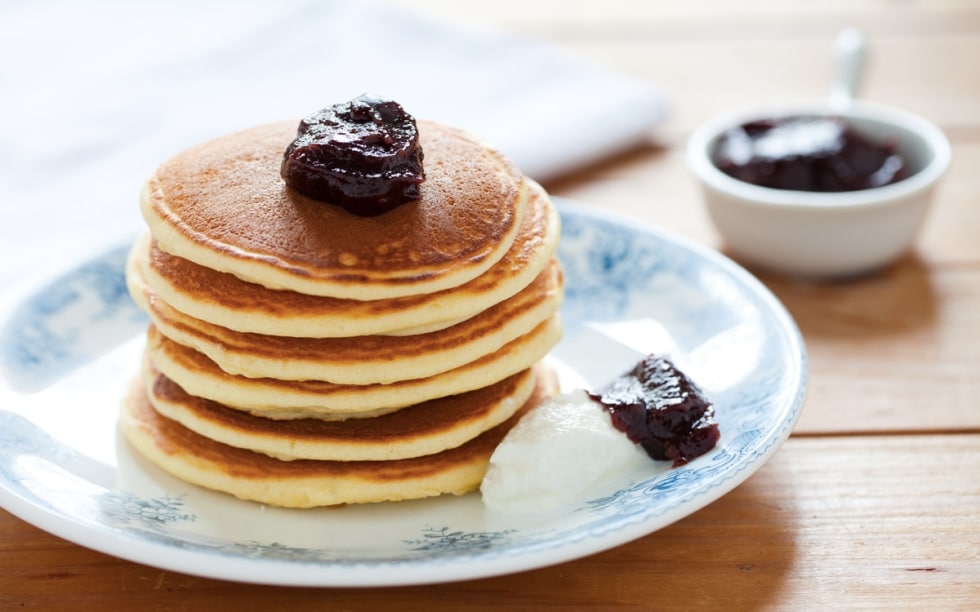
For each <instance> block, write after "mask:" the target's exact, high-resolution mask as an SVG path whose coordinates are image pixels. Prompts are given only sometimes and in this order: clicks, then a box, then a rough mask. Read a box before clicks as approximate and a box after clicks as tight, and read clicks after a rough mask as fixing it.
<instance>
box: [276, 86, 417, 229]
mask: <svg viewBox="0 0 980 612" xmlns="http://www.w3.org/2000/svg"><path fill="white" fill-rule="evenodd" d="M422 157H423V155H422V147H421V146H420V145H419V132H418V127H417V126H416V124H415V119H414V118H413V117H412V116H411V115H409V114H408V113H406V112H405V109H403V108H402V107H401V105H399V104H398V103H397V102H395V101H393V100H386V99H383V98H379V97H377V96H372V95H363V96H360V97H357V98H355V99H353V100H351V101H350V102H345V103H342V104H336V105H334V106H331V107H328V108H325V109H323V110H320V111H318V112H316V113H314V114H312V115H310V116H309V117H307V118H306V119H303V121H301V122H300V124H299V129H298V130H297V136H296V140H294V141H293V142H292V143H291V144H290V145H289V146H288V147H287V148H286V152H285V153H284V155H283V160H282V167H281V169H280V174H281V175H282V178H283V179H284V180H285V181H286V184H287V185H289V186H290V187H291V188H293V189H295V190H296V191H298V192H299V193H301V194H303V195H305V196H308V197H310V198H313V199H316V200H320V201H323V202H330V203H332V204H337V205H339V206H342V207H344V208H345V209H346V210H348V211H349V212H351V213H354V214H356V215H362V216H371V215H378V214H381V213H384V212H387V211H389V210H391V209H392V208H395V207H396V206H398V205H400V204H404V203H405V202H408V201H410V200H414V199H417V198H418V197H419V185H420V184H421V183H422V181H424V180H425V172H424V171H423V169H422Z"/></svg>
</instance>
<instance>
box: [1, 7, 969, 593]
mask: <svg viewBox="0 0 980 612" xmlns="http://www.w3.org/2000/svg"><path fill="white" fill-rule="evenodd" d="M399 4H405V5H411V6H413V7H416V8H418V9H419V10H422V11H428V12H431V13H433V14H434V15H437V16H440V17H442V18H445V19H448V20H450V21H454V20H455V21H458V22H461V23H466V24H485V25H488V26H491V27H497V28H500V29H503V30H505V31H509V32H513V33H515V34H517V35H520V36H528V37H533V38H536V39H539V40H543V41H546V42H551V43H554V44H556V45H559V46H561V47H563V48H566V49H567V50H568V51H570V52H572V53H576V54H580V55H582V56H585V57H587V58H590V59H591V60H592V61H595V62H598V63H599V64H602V65H605V66H608V67H609V68H611V69H614V70H618V71H622V72H625V73H627V74H630V75H633V76H635V77H637V78H640V79H644V80H647V81H649V82H651V83H654V84H656V85H657V86H658V87H660V88H661V89H662V90H663V91H664V92H665V93H666V94H667V95H668V97H669V100H670V105H671V114H670V116H669V118H668V120H667V121H666V122H665V124H664V125H663V126H662V128H661V129H659V130H657V132H656V133H654V134H651V139H650V142H649V144H648V145H646V146H643V147H639V148H637V149H635V150H632V151H628V152H625V153H623V154H622V155H620V156H617V157H616V158H614V159H610V160H608V161H605V162H603V163H600V164H597V165H595V166H592V167H588V168H583V169H581V170H580V171H578V172H575V173H572V174H571V175H570V176H567V177H565V178H563V179H561V180H557V181H553V182H551V183H549V184H548V185H546V187H547V188H548V189H549V190H550V191H551V192H552V193H553V194H555V195H558V196H564V197H567V198H572V199H574V200H577V201H578V202H580V203H582V204H585V205H588V206H594V207H597V208H602V209H605V210H612V211H616V212H618V213H621V214H625V215H630V216H632V217H634V218H636V219H637V220H639V221H641V222H644V223H651V224H657V225H660V226H663V227H666V228H669V229H671V230H673V231H676V232H678V233H681V234H683V235H686V236H688V237H690V238H692V239H694V240H697V241H699V242H702V243H705V244H707V245H709V246H712V247H715V248H718V249H719V250H722V251H723V252H724V251H725V245H724V244H723V243H722V242H721V241H720V240H719V238H718V235H717V234H716V232H715V231H714V229H713V228H712V227H711V225H710V222H709V220H708V218H707V216H706V214H705V212H704V210H703V208H702V206H701V203H700V200H699V197H698V193H697V189H696V187H695V185H694V183H693V181H692V179H691V178H690V176H689V175H688V174H687V172H686V170H685V168H684V163H683V146H684V141H685V139H686V137H687V135H688V134H689V133H690V132H691V130H692V129H694V127H695V126H696V125H697V124H699V123H700V122H701V121H703V120H706V119H708V118H709V117H710V116H712V115H714V114H715V113H718V112H722V111H727V110H730V109H732V108H740V107H745V106H750V105H753V104H757V103H759V102H765V101H771V100H800V99H802V100H807V99H811V100H812V99H818V98H822V97H823V96H824V95H825V94H826V92H827V90H828V87H829V85H828V83H829V80H830V76H831V65H830V55H831V45H832V41H833V38H834V36H835V35H836V33H837V32H838V31H839V30H840V29H841V28H842V27H845V26H851V25H853V26H858V27H860V28H862V29H863V30H864V31H865V33H866V34H867V35H868V37H869V40H870V42H871V45H872V55H871V64H870V65H869V68H868V71H867V78H866V82H865V84H864V87H863V88H862V90H861V95H862V96H864V97H866V98H869V99H873V100H875V101H877V102H880V103H883V104H890V105H894V106H900V107H903V108H906V109H908V110H910V111H913V112H916V113H919V114H922V115H924V116H926V117H928V118H930V119H932V120H933V121H935V122H936V123H938V124H939V125H940V127H941V128H942V129H943V130H944V131H945V132H946V133H947V135H948V136H949V138H950V141H951V144H952V147H953V164H952V166H951V168H950V170H949V173H948V175H947V176H946V178H945V180H944V182H943V184H942V187H941V189H940V192H939V194H938V197H937V201H936V203H935V207H934V209H933V211H932V213H931V215H930V218H929V221H928V224H927V226H926V227H925V228H924V231H923V232H922V235H921V236H920V239H919V241H918V243H917V244H916V247H915V248H914V249H913V251H912V252H910V253H909V254H908V255H906V256H905V257H904V258H903V259H902V260H901V261H899V262H898V263H896V264H895V265H893V266H891V267H889V268H888V269H885V270H882V271H880V272H878V273H875V274H873V275H869V276H867V277H864V278H860V279H854V280H850V281H847V282H808V281H800V280H791V279H786V278H781V277H778V276H774V275H771V274H768V273H766V272H765V271H762V270H753V272H756V273H757V274H758V275H759V277H760V278H761V279H762V280H763V281H764V282H765V283H766V284H767V285H768V286H769V287H770V288H771V289H772V290H773V292H774V293H775V294H776V295H777V296H778V297H779V298H780V299H781V300H782V301H783V302H784V303H785V305H786V306H787V308H788V309H789V311H790V312H791V313H792V315H793V316H794V317H795V318H796V321H797V323H798V324H799V326H800V329H801V331H802V333H803V336H804V340H805V342H806V346H807V350H808V353H809V359H810V388H809V394H808V397H807V401H806V405H805V410H804V413H803V416H802V419H801V421H800V423H799V426H798V428H797V429H796V431H795V432H794V434H793V436H792V437H791V438H790V439H789V441H788V442H787V443H786V444H785V445H784V446H783V448H782V449H781V450H780V451H779V453H777V454H776V455H775V456H774V457H773V459H772V460H770V461H769V463H767V464H766V466H764V467H763V468H762V469H761V470H760V471H759V472H758V473H757V474H756V475H754V476H753V477H752V478H750V479H749V480H748V481H747V482H745V483H744V484H743V485H741V486H739V487H738V488H736V489H735V490H734V491H732V492H731V493H729V494H728V495H726V496H724V497H723V498H721V499H720V500H718V501H716V502H715V503H713V504H711V505H710V506H708V507H706V508H704V509H703V510H701V511H699V512H697V513H695V514H693V515H691V516H689V517H687V518H685V519H683V520H681V521H679V522H677V523H675V524H673V525H671V526H669V527H667V528H664V529H662V530H660V531H658V532H656V533H653V534H651V535H649V536H647V537H644V538H642V539H640V540H637V541H634V542H631V543H629V544H626V545H624V546H621V547H618V548H616V549H613V550H610V551H607V552H604V553H601V554H597V555H594V556H591V557H588V558H585V559H581V560H578V561H574V562H571V563H566V564H562V565H558V566H554V567H548V568H543V569H539V570H535V571H530V572H525V573H521V574H515V575H510V576H502V577H497V578H489V579H485V580H476V581H469V582H460V583H451V584H443V585H435V586H419V587H404V588H390V589H290V588H280V587H265V586H255V585H243V584H235V583H230V582H221V581H215V580H208V579H203V578H197V577H193V576H188V575H183V574H179V573H174V572H168V571H161V570H158V569H154V568H150V567H146V566H142V565H139V564H133V563H129V562H125V561H121V560H118V559H114V558H111V557H108V556H106V555H103V554H100V553H96V552H93V551H90V550H87V549H85V548H82V547H79V546H77V545H75V544H71V543H68V542H65V541H63V540H61V539H59V538H57V537H55V536H52V535H49V534H47V533H45V532H43V531H41V530H39V529H37V528H35V527H33V526H31V525H28V524H27V523H25V522H23V521H20V520H19V519H17V518H14V517H13V516H11V515H10V514H8V513H6V512H3V511H0V610H2V611H7V610H22V609H23V610H79V609H101V610H116V609H118V610H135V609H154V610H157V609H160V610H194V609H211V610H244V609H265V610H287V609H288V610H300V609H302V610H319V609H337V610H361V609H365V610H366V609H393V610H458V609H468V610H477V609H491V608H497V607H503V608H508V609H527V610H540V609H593V608H594V609H616V610H620V609H622V610H654V609H662V610H668V609H678V610H683V609H713V610H716V609H782V610H801V609H821V610H822V609H850V608H866V609H888V610H893V609H929V610H972V609H980V406H978V401H977V398H978V397H980V171H978V169H980V69H978V68H977V64H976V59H977V58H980V3H976V2H972V1H970V0H944V1H940V2H930V1H926V0H906V1H902V2H894V1H886V0H863V1H856V2H847V1H844V0H823V1H820V2H812V1H810V0H793V1H789V2H780V1H778V0H770V1H763V0H753V1H743V2H724V1H722V0H715V1H708V0H689V1H686V2H666V1H663V2H632V1H630V0H605V1H604V2H559V1H557V0H552V1H548V2H516V1H511V0H495V1H494V2H483V3H471V2H465V3H464V2H452V1H450V0H418V1H410V0H403V1H401V2H399Z"/></svg>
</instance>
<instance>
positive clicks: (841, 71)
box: [830, 28, 867, 111]
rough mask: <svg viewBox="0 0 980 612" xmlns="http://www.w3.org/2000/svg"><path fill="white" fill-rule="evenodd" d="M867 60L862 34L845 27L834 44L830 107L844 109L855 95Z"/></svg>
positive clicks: (836, 109)
mask: <svg viewBox="0 0 980 612" xmlns="http://www.w3.org/2000/svg"><path fill="white" fill-rule="evenodd" d="M866 60H867V45H866V44H865V41H864V35H863V34H862V33H861V31H860V30H858V29H857V28H847V29H845V30H842V31H841V33H840V34H838V35H837V41H836V42H835V44H834V64H835V66H834V68H835V70H834V82H833V86H832V87H831V90H830V107H831V109H833V110H834V111H845V110H847V108H848V107H850V106H851V103H852V102H853V101H854V98H855V97H856V96H857V92H858V88H859V86H860V84H861V78H862V76H863V72H864V64H865V62H866Z"/></svg>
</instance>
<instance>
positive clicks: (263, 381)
mask: <svg viewBox="0 0 980 612" xmlns="http://www.w3.org/2000/svg"><path fill="white" fill-rule="evenodd" d="M560 337H561V322H560V319H559V315H554V316H552V317H550V318H549V319H547V320H545V321H544V322H543V323H541V324H539V325H538V326H537V327H535V328H534V329H533V330H532V331H531V332H529V333H527V334H525V335H523V336H521V337H519V338H517V339H516V340H514V341H512V342H510V343H508V344H505V345H504V346H502V347H501V348H500V349H499V350H497V351H494V352H493V353H490V354H488V355H486V356H485V357H481V358H479V359H477V360H476V361H472V362H470V363H468V364H466V365H464V366H461V367H459V368H455V369H452V370H449V371H448V372H443V373H441V374H438V375H436V376H431V377H428V378H418V379H413V380H404V381H399V382H394V383H390V384H386V385H382V384H372V385H338V384H334V383H329V382H322V381H313V380H305V381H288V380H279V379H274V378H246V377H244V376H236V375H232V374H228V373H227V372H224V371H223V370H222V369H221V368H219V367H218V366H217V364H215V363H214V362H213V361H211V360H210V359H208V358H207V357H206V356H205V355H204V354H202V353H199V352H197V351H195V350H193V349H191V348H188V347H186V346H183V345H181V344H178V343H176V342H174V341H172V340H170V339H168V338H166V337H165V336H163V335H162V334H160V332H159V331H158V330H157V329H156V328H155V327H154V326H153V325H151V326H150V328H149V330H148V331H147V346H146V350H147V353H148V354H149V357H150V359H151V361H152V363H153V365H154V366H155V367H156V368H157V369H158V370H160V371H161V372H162V373H163V374H164V375H166V376H167V377H168V378H170V379H172V380H173V381H175V382H176V383H177V384H179V385H180V386H181V387H182V388H184V389H185V390H186V391H187V392H188V393H190V394H192V395H196V396H199V397H203V398H206V399H210V400H212V401H215V402H218V403H220V404H225V405H226V406H230V407H233V408H237V409H240V410H245V411H248V412H252V413H253V414H257V415H261V416H264V417H268V418H276V419H295V418H306V417H315V418H324V419H334V420H336V419H345V418H364V417H369V416H377V415H380V414H384V413H386V412H392V411H394V410H397V409H398V408H403V407H405V406H410V405H412V404H419V403H421V402H424V401H428V400H431V399H434V398H437V397H442V396H446V395H457V394H459V393H465V392H467V391H472V390H474V389H479V388H480V387H485V386H487V385H491V384H493V383H496V382H499V381H501V380H503V379H505V378H507V377H508V376H511V375H513V374H516V373H517V372H520V371H521V370H524V369H527V368H529V367H531V366H532V365H534V364H535V363H537V362H538V361H540V360H541V359H543V358H544V357H545V355H546V354H547V353H548V351H549V350H550V349H551V347H552V346H554V344H555V343H556V342H557V341H558V339H559V338H560Z"/></svg>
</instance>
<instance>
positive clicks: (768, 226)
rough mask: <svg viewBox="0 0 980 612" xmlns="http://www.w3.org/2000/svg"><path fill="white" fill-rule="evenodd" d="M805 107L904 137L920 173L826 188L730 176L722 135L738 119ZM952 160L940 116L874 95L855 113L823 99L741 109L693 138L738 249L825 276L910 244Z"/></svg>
mask: <svg viewBox="0 0 980 612" xmlns="http://www.w3.org/2000/svg"><path fill="white" fill-rule="evenodd" d="M797 116H841V117H843V118H844V119H846V120H847V122H848V123H849V124H850V125H851V126H852V127H853V128H854V129H855V130H856V131H857V132H859V133H861V134H863V135H865V136H867V137H868V138H870V139H872V140H875V141H885V140H889V139H891V140H893V141H897V148H898V152H899V153H900V154H902V155H903V156H904V157H905V158H906V161H907V163H908V164H909V168H910V176H909V177H907V178H905V179H904V180H901V181H899V182H896V183H893V184H891V185H885V186H883V187H875V188H872V189H864V190H859V191H847V192H836V193H816V192H808V191H793V190H785V189H774V188H769V187H759V186H757V185H753V184H750V183H747V182H744V181H741V180H738V179H735V178H733V177H731V176H728V175H727V174H725V173H724V172H722V171H721V170H719V169H718V167H717V166H716V165H715V164H714V162H713V160H712V156H713V155H714V153H715V151H716V149H717V146H718V142H719V139H720V138H721V137H722V136H723V135H724V133H725V132H726V131H727V130H728V129H729V128H732V127H736V126H738V125H741V124H743V123H746V122H748V121H751V120H756V119H765V118H780V117H797ZM949 160H950V150H949V142H948V141H947V140H946V137H945V136H944V135H943V133H942V132H941V131H940V130H939V128H937V127H936V126H935V125H933V124H932V123H930V122H928V121H926V120H925V119H923V118H921V117H918V116H916V115H913V114H911V113H908V112H905V111H901V110H897V109H892V108H887V107H882V106H877V105H870V104H866V103H855V104H854V105H853V106H852V107H851V108H850V110H848V111H847V112H845V113H834V112H831V111H830V110H829V109H828V108H826V107H818V106H812V107H806V106H800V107H792V108H790V107H785V106H784V107H777V108H760V109H755V110H752V111H747V112H740V113H733V114H730V115H727V116H724V117H720V118H717V119H714V120H711V121H709V122H707V123H706V124H704V125H703V126H701V127H700V128H698V129H697V130H696V131H695V132H694V133H693V134H692V135H691V137H690V139H689V141H688V145H687V163H688V168H689V169H690V171H691V172H692V173H693V174H694V176H695V177H696V178H697V179H698V181H699V182H700V184H701V186H702V190H703V193H704V198H705V203H706V205H707V209H708V212H709V214H710V216H711V219H712V221H713V223H714V224H715V226H716V227H717V229H718V231H719V233H720V234H721V236H722V238H723V239H724V241H725V243H726V245H727V247H728V248H729V249H730V250H731V252H732V254H733V255H735V256H736V257H737V258H739V259H742V260H744V261H745V262H746V263H750V264H756V265H759V266H762V267H765V268H768V269H771V270H774V271H777V272H783V273H787V274H792V275H802V276H818V277H841V276H852V275H857V274H861V273H865V272H870V271H872V270H874V269H877V268H879V267H881V266H884V265H886V264H888V263H890V262H891V261H893V260H895V259H896V258H897V257H899V256H900V255H901V254H902V253H904V252H905V251H906V250H907V249H908V248H909V247H910V246H911V245H912V243H913V242H914V241H915V237H916V234H917V233H918V230H919V228H920V226H921V225H922V222H923V219H924V218H925V216H926V212H927V211H928V209H929V205H930V202H931V200H932V195H933V192H934V190H935V187H936V183H937V182H938V180H939V178H940V177H941V176H942V175H943V174H944V173H945V171H946V168H947V167H948V166H949Z"/></svg>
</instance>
